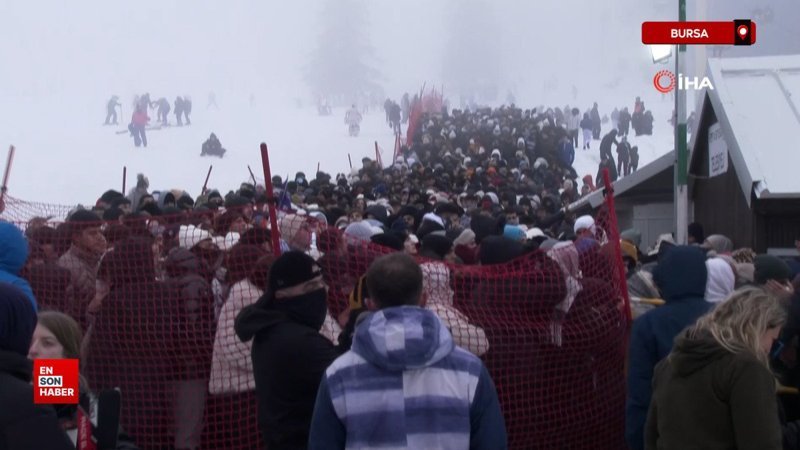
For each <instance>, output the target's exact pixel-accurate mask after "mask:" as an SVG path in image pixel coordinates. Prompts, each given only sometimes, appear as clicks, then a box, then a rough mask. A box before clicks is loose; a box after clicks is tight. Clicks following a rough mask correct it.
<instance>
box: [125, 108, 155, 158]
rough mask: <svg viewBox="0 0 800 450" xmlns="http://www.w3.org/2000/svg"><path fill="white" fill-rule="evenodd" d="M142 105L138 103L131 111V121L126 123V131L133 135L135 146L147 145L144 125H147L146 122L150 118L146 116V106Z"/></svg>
mask: <svg viewBox="0 0 800 450" xmlns="http://www.w3.org/2000/svg"><path fill="white" fill-rule="evenodd" d="M143 105H144V103H140V104H139V106H137V107H136V110H135V111H134V112H133V117H132V118H131V123H130V125H128V131H130V132H131V136H133V144H134V145H135V146H137V147H141V146H142V145H144V146H145V147H147V134H146V133H145V127H147V122H149V121H150V118H149V117H147V108H146V107H145V106H143Z"/></svg>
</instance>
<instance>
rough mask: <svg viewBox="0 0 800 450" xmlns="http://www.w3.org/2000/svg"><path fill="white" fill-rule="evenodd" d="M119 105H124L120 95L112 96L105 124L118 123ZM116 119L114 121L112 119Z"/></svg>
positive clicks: (107, 106) (107, 107) (107, 105)
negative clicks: (120, 100)
mask: <svg viewBox="0 0 800 450" xmlns="http://www.w3.org/2000/svg"><path fill="white" fill-rule="evenodd" d="M117 106H122V103H120V102H119V97H117V96H116V95H114V96H112V97H111V99H110V100H109V101H108V103H107V104H106V123H105V125H117ZM112 119H113V120H114V121H113V122H112V121H111V120H112Z"/></svg>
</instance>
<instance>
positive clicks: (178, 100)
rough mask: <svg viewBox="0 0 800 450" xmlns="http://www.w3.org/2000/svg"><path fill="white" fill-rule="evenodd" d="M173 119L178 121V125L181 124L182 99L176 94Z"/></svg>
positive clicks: (180, 125)
mask: <svg viewBox="0 0 800 450" xmlns="http://www.w3.org/2000/svg"><path fill="white" fill-rule="evenodd" d="M175 119H176V120H177V122H178V126H179V127H182V126H183V99H182V98H181V97H180V96H178V97H175Z"/></svg>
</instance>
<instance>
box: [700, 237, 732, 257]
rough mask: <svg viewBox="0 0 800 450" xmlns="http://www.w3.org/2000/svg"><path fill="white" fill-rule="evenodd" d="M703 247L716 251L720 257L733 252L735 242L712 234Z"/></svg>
mask: <svg viewBox="0 0 800 450" xmlns="http://www.w3.org/2000/svg"><path fill="white" fill-rule="evenodd" d="M701 247H703V248H706V249H709V250H714V251H715V252H716V253H717V254H718V255H721V254H723V253H730V252H732V251H733V242H732V241H731V240H730V239H728V238H727V237H725V236H723V235H721V234H712V235H711V236H709V237H707V238H706V240H705V241H704V242H703V245H701Z"/></svg>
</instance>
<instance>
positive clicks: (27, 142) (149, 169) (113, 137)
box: [0, 88, 672, 205]
mask: <svg viewBox="0 0 800 450" xmlns="http://www.w3.org/2000/svg"><path fill="white" fill-rule="evenodd" d="M651 90H652V88H651ZM653 92H655V91H654V90H653ZM610 94H611V93H609V95H607V96H604V97H608V98H604V97H601V98H595V99H588V98H587V99H586V100H585V101H581V102H576V104H580V105H585V106H582V107H581V109H582V110H584V109H586V107H587V106H589V105H591V102H592V101H594V100H598V101H599V102H600V105H601V111H603V113H604V114H610V110H606V109H605V107H607V106H605V105H611V104H612V103H611V102H612V101H614V100H617V103H621V102H619V101H618V100H619V99H627V98H628V97H630V96H629V95H625V96H620V95H610ZM648 97H652V98H648ZM125 98H128V97H123V100H122V101H123V102H124V103H125V104H124V106H123V108H125V109H124V114H125V117H120V123H127V122H128V121H129V115H130V106H129V102H128V101H125ZM642 98H643V99H644V100H645V101H646V103H647V105H648V108H652V109H653V110H654V115H655V117H656V121H655V125H654V135H653V136H647V137H640V138H636V137H631V138H630V141H631V143H632V145H638V146H639V152H640V162H639V167H642V166H644V165H645V164H647V163H648V162H650V161H652V160H653V159H655V158H657V157H658V156H660V155H662V154H664V153H665V152H667V151H669V150H670V149H671V148H672V129H671V126H670V125H669V124H668V123H667V119H668V117H669V114H670V113H671V111H672V106H671V105H672V103H671V99H668V98H667V99H664V100H660V98H658V97H657V96H656V95H652V96H645V95H642ZM612 99H613V100H612ZM579 100H582V99H580V98H579ZM267 101H268V99H267V98H261V99H260V103H258V104H257V105H256V106H255V107H253V108H251V107H250V106H249V104H248V102H247V99H246V98H245V97H244V96H243V97H242V98H241V99H233V98H219V103H220V109H219V110H215V109H206V108H205V106H206V103H205V101H204V100H198V99H196V100H195V102H194V103H195V105H194V111H193V114H192V125H191V126H189V127H175V126H173V127H169V128H165V129H161V130H158V131H151V132H149V133H148V139H149V146H148V147H147V148H135V147H134V146H133V140H132V138H131V137H130V136H129V135H128V134H122V135H117V134H116V133H115V132H116V131H117V130H120V129H122V128H123V126H122V125H120V126H117V127H115V126H102V125H101V123H102V121H103V119H104V117H105V114H104V113H105V111H104V108H103V104H102V103H100V104H99V105H98V104H97V103H96V102H94V101H92V102H89V101H86V102H83V103H81V102H75V101H74V99H70V100H69V101H59V99H52V98H51V99H48V101H47V102H46V103H45V102H41V103H38V104H37V103H36V102H31V101H28V103H27V106H26V107H25V108H20V109H16V110H15V109H13V108H7V109H4V110H2V111H0V123H2V124H3V127H2V128H0V144H2V145H6V144H14V145H15V146H16V147H17V153H16V157H15V160H14V166H13V170H12V174H11V180H10V183H9V194H10V195H12V196H14V197H16V198H20V199H24V200H30V201H39V202H45V203H55V204H65V205H74V204H77V203H82V204H93V203H94V201H95V200H96V199H97V197H98V196H99V195H100V194H101V193H102V192H103V191H105V190H106V189H110V188H113V189H117V190H119V189H120V188H121V185H122V168H123V166H127V169H128V187H129V188H130V187H131V186H132V184H133V183H135V179H136V174H137V173H144V174H146V175H147V176H148V177H149V179H150V188H151V189H153V190H157V189H172V188H182V189H186V190H187V191H188V192H189V193H190V194H192V195H193V196H196V195H197V194H198V193H199V191H200V188H201V187H202V185H203V181H204V179H205V175H206V172H207V170H208V166H209V165H213V166H214V168H213V172H212V174H211V179H210V181H209V186H210V187H212V188H219V189H220V190H223V191H224V192H227V190H229V189H235V188H236V187H238V185H239V184H240V183H241V182H243V181H246V180H248V179H249V178H250V175H249V173H248V170H247V166H248V165H250V167H251V168H252V169H253V172H254V173H255V174H256V177H257V179H258V180H259V182H260V181H262V180H263V172H262V169H261V161H260V153H259V144H260V143H261V142H266V143H267V144H268V145H269V148H270V158H271V164H272V172H273V174H274V175H280V176H282V177H285V176H286V175H289V176H291V177H294V175H295V173H296V172H298V171H302V172H305V174H306V175H307V176H308V177H313V176H314V173H315V171H316V167H317V163H319V164H320V168H321V169H322V170H324V171H326V172H329V173H332V174H336V173H339V172H345V173H346V172H349V165H348V159H347V155H348V153H349V154H350V156H351V158H352V161H353V165H354V167H360V165H361V158H362V157H364V156H368V157H371V158H374V156H375V147H374V142H375V141H377V142H378V144H379V145H380V147H381V148H382V149H383V150H384V152H383V156H382V157H383V159H384V162H385V163H388V162H389V161H390V160H391V156H392V149H393V145H394V137H393V135H392V133H391V130H390V129H389V127H388V126H386V125H385V123H384V116H383V111H382V110H381V111H373V112H371V113H369V114H366V115H365V118H364V122H363V124H362V128H361V131H362V132H361V134H360V136H358V137H357V138H351V137H349V136H348V134H347V128H346V126H345V125H344V123H343V117H344V110H343V109H336V110H334V112H333V114H332V115H331V116H326V117H322V116H319V115H317V113H316V109H315V108H311V107H305V108H299V107H297V106H294V105H292V106H285V107H269V106H267V105H266V103H267ZM237 102H238V103H237ZM90 103H91V104H90ZM628 103H630V105H628V107H629V109H632V107H633V97H630V101H629V102H628ZM522 106H523V107H528V106H525V105H522ZM604 106H605V107H604ZM153 115H155V114H153ZM170 120H171V122H173V123H174V121H175V118H174V116H172V115H171V116H170ZM610 126H611V125H610V123H607V124H604V126H603V133H605V132H606V131H607V130H608V129H610ZM211 132H214V133H216V134H217V136H218V137H219V139H220V141H221V142H222V145H223V146H224V147H225V148H226V149H227V150H228V152H227V153H226V155H225V157H224V158H223V159H219V158H214V157H200V156H199V155H200V146H201V145H202V143H203V142H204V141H205V139H206V138H208V135H209V134H210V133H211ZM598 147H599V141H593V142H592V149H591V150H589V151H582V150H580V149H577V150H576V162H575V168H576V170H577V171H578V173H579V174H580V175H581V176H583V175H585V174H587V173H588V174H592V176H594V174H595V173H596V172H597V164H598V162H599V150H598ZM0 154H2V153H0ZM3 159H4V158H3ZM224 192H223V193H224Z"/></svg>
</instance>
